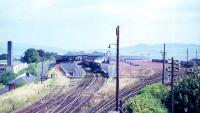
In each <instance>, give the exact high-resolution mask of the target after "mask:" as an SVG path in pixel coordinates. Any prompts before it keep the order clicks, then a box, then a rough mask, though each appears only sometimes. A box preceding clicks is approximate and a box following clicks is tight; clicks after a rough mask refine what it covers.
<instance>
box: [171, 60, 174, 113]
mask: <svg viewBox="0 0 200 113" xmlns="http://www.w3.org/2000/svg"><path fill="white" fill-rule="evenodd" d="M171 66H172V70H171V96H172V103H171V107H172V108H171V113H174V88H173V80H174V58H173V57H172V64H171Z"/></svg>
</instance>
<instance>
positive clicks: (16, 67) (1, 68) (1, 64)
mask: <svg viewBox="0 0 200 113" xmlns="http://www.w3.org/2000/svg"><path fill="white" fill-rule="evenodd" d="M27 67H28V64H27V63H22V62H20V61H14V62H13V65H12V66H7V61H6V60H1V61H0V73H3V72H13V73H18V72H19V71H21V70H22V69H25V68H27Z"/></svg>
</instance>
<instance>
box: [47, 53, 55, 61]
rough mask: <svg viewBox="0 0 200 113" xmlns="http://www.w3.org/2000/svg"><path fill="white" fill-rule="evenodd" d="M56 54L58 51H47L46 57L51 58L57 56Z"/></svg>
mask: <svg viewBox="0 0 200 113" xmlns="http://www.w3.org/2000/svg"><path fill="white" fill-rule="evenodd" d="M56 55H57V53H54V52H46V58H47V59H49V60H51V59H53V58H55V57H56Z"/></svg>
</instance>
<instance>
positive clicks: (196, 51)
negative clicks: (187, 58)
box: [196, 50, 198, 64]
mask: <svg viewBox="0 0 200 113" xmlns="http://www.w3.org/2000/svg"><path fill="white" fill-rule="evenodd" d="M197 59H198V53H197V50H196V64H197V61H198V60H197Z"/></svg>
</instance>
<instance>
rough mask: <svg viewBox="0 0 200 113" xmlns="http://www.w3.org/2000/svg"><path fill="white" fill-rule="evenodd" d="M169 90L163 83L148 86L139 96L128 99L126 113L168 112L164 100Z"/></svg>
mask: <svg viewBox="0 0 200 113" xmlns="http://www.w3.org/2000/svg"><path fill="white" fill-rule="evenodd" d="M168 92H169V89H167V88H166V87H165V86H163V85H162V84H153V85H149V86H146V87H145V88H143V89H142V90H141V91H140V93H139V95H138V96H136V97H134V98H132V99H130V100H128V101H127V103H126V108H125V110H126V113H167V109H166V108H165V106H164V105H163V104H162V100H164V98H165V96H166V95H167V94H168Z"/></svg>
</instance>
